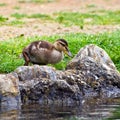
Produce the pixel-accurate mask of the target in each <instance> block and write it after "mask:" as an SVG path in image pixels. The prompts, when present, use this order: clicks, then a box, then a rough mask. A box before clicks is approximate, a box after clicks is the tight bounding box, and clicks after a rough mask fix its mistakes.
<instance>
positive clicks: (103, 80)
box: [0, 45, 120, 103]
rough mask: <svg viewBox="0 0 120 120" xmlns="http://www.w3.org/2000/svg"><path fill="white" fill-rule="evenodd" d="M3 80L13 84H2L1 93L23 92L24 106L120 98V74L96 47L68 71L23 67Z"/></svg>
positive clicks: (75, 60)
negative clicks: (37, 103) (29, 103)
mask: <svg viewBox="0 0 120 120" xmlns="http://www.w3.org/2000/svg"><path fill="white" fill-rule="evenodd" d="M10 75H11V76H12V77H10ZM15 75H16V77H15ZM8 77H9V79H8ZM1 78H2V79H5V80H6V79H8V81H11V82H10V84H8V83H9V82H6V83H4V80H1V81H2V82H1V83H0V85H1V87H0V88H1V89H0V93H1V94H6V93H11V94H15V93H16V94H18V93H19V91H20V96H21V100H22V102H23V103H24V102H29V101H39V102H40V101H43V102H44V100H47V101H50V100H52V101H54V100H62V101H65V100H73V101H74V100H75V101H76V100H78V101H80V100H81V99H83V98H86V97H87V98H88V97H90V98H91V97H95V96H102V97H112V98H113V97H120V73H119V72H118V71H117V69H116V67H115V65H114V63H113V62H112V60H111V59H110V57H109V56H108V55H107V53H106V52H105V51H104V50H103V49H101V48H99V47H98V46H96V45H87V46H85V47H84V48H82V49H81V50H80V51H79V52H78V54H77V55H76V56H75V57H74V58H73V59H72V60H71V61H70V62H69V64H68V65H67V66H66V70H64V71H59V70H56V69H55V68H53V67H49V66H39V65H33V66H21V67H19V68H17V69H16V70H15V71H14V73H11V74H8V75H4V76H1ZM14 79H15V81H18V79H19V89H18V87H16V88H15V84H14V83H16V82H15V81H14ZM3 86H8V87H5V88H4V87H3ZM16 86H18V84H17V85H16ZM8 88H9V89H10V91H11V92H10V91H9V90H8Z"/></svg>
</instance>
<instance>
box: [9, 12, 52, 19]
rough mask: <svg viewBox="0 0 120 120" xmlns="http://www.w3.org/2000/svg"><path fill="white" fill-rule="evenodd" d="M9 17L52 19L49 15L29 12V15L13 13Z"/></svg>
mask: <svg viewBox="0 0 120 120" xmlns="http://www.w3.org/2000/svg"><path fill="white" fill-rule="evenodd" d="M11 17H15V18H16V19H22V18H36V19H38V18H39V19H41V20H51V19H52V18H51V17H50V16H49V15H46V14H40V13H36V14H31V15H27V14H20V13H14V14H11Z"/></svg>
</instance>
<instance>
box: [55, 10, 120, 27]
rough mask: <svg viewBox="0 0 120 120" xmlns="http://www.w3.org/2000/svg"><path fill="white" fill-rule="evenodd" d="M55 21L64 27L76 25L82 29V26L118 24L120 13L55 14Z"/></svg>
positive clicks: (101, 11)
mask: <svg viewBox="0 0 120 120" xmlns="http://www.w3.org/2000/svg"><path fill="white" fill-rule="evenodd" d="M54 15H55V16H56V19H55V21H57V22H59V23H62V24H64V25H66V26H72V25H77V26H80V28H81V29H83V27H84V25H115V24H120V11H105V10H100V11H91V12H89V13H80V12H60V13H55V14H54Z"/></svg>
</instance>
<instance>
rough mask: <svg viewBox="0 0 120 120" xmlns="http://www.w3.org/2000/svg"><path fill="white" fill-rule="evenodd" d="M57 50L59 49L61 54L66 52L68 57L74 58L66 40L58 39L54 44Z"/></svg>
mask: <svg viewBox="0 0 120 120" xmlns="http://www.w3.org/2000/svg"><path fill="white" fill-rule="evenodd" d="M54 46H55V49H57V50H58V51H60V52H64V53H65V54H67V55H68V56H70V57H72V54H71V52H70V51H69V49H68V43H67V41H66V40H64V39H58V40H56V41H55V43H54Z"/></svg>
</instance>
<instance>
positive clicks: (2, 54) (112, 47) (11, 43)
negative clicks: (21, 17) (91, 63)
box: [0, 31, 120, 73]
mask: <svg viewBox="0 0 120 120" xmlns="http://www.w3.org/2000/svg"><path fill="white" fill-rule="evenodd" d="M59 38H64V39H66V40H67V41H68V43H69V48H70V51H71V52H72V54H73V56H74V55H75V54H77V52H78V51H79V50H80V48H81V47H83V46H85V45H87V44H96V45H98V46H99V47H101V48H103V49H104V50H105V51H106V52H107V53H108V54H109V56H110V57H111V59H112V60H113V62H114V63H115V65H116V67H117V69H118V70H119V71H120V31H115V32H112V33H108V32H106V33H102V34H97V35H93V34H89V35H88V34H83V33H76V34H74V33H71V34H65V35H63V36H62V37H61V36H59V35H54V36H42V37H40V36H34V37H27V38H25V37H24V36H19V37H17V38H12V39H10V40H7V41H3V42H1V43H0V73H9V72H11V71H13V70H15V69H16V68H17V67H18V66H22V65H23V64H24V60H23V59H21V58H20V57H19V56H20V54H21V52H22V49H23V48H24V47H25V46H26V45H27V44H29V43H30V42H32V41H35V40H48V41H50V42H54V41H55V40H56V39H59ZM70 59H71V58H69V57H67V56H66V57H65V58H64V60H63V61H61V62H60V63H58V64H56V65H54V67H56V69H64V68H65V66H66V64H67V63H68V62H69V61H70Z"/></svg>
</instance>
